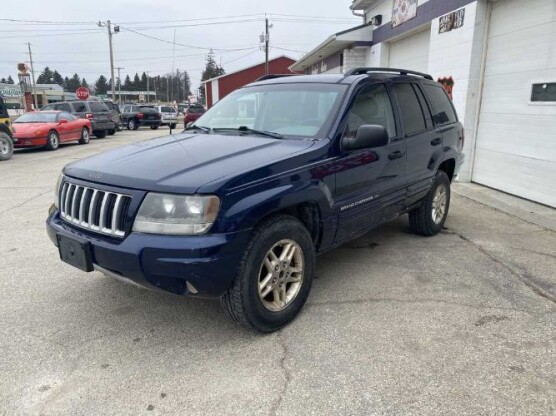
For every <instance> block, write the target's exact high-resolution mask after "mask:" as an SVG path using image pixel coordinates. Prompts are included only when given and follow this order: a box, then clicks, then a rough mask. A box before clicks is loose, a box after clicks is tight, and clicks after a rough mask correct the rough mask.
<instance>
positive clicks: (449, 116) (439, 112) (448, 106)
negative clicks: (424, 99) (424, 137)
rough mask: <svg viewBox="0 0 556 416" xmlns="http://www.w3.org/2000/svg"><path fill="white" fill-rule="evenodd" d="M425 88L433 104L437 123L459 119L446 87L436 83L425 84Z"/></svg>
mask: <svg viewBox="0 0 556 416" xmlns="http://www.w3.org/2000/svg"><path fill="white" fill-rule="evenodd" d="M423 88H424V90H425V93H426V94H427V96H428V97H429V100H430V102H431V105H432V119H433V120H434V123H435V124H436V125H443V124H449V123H454V122H456V121H458V118H457V116H456V112H455V111H454V107H452V103H451V102H450V99H449V98H448V95H446V91H444V88H442V87H440V86H436V85H429V84H424V85H423Z"/></svg>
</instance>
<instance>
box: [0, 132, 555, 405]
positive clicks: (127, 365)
mask: <svg viewBox="0 0 556 416" xmlns="http://www.w3.org/2000/svg"><path fill="white" fill-rule="evenodd" d="M167 131H168V129H167V128H161V129H160V130H158V131H151V130H149V129H146V130H145V129H141V130H139V131H137V132H130V131H124V132H121V133H118V134H117V135H116V136H114V137H108V138H105V139H92V140H91V143H90V144H89V145H77V144H75V145H62V146H61V148H60V149H59V150H58V151H55V152H47V151H43V150H23V151H16V154H15V155H14V157H13V159H12V160H10V161H7V162H1V163H0V177H1V178H2V179H1V181H0V229H1V233H0V414H2V415H10V416H11V415H101V414H102V415H137V414H145V415H155V414H160V415H162V414H165V415H170V414H176V415H313V414H314V415H332V414H334V415H336V414H339V415H482V414H485V415H486V414H489V415H494V414H497V415H506V414H512V415H554V414H555V413H556V359H555V357H556V233H555V232H554V231H552V230H550V229H548V228H545V227H543V226H540V225H538V224H537V223H533V222H528V221H525V220H523V219H520V218H517V217H515V216H513V215H511V213H507V212H502V211H500V210H499V209H495V208H493V207H491V206H488V205H485V204H483V203H480V202H477V201H476V200H473V199H471V198H469V192H470V191H469V189H467V190H466V193H467V196H463V192H462V193H459V192H458V185H455V186H454V191H455V193H454V195H453V199H452V207H451V212H450V215H449V218H448V220H447V223H446V229H445V230H444V231H443V232H442V233H441V234H440V235H438V236H436V237H432V238H424V237H419V236H416V235H413V234H411V233H410V232H409V230H408V224H407V218H406V216H404V217H402V218H399V219H398V220H396V221H394V222H392V223H390V224H388V225H385V226H383V227H381V228H379V229H378V230H376V231H374V232H372V233H370V234H368V235H366V236H365V237H363V238H360V239H359V240H357V241H354V242H351V243H349V244H346V245H344V246H342V247H340V248H338V249H336V250H334V251H332V252H329V253H327V254H326V255H324V256H321V257H320V258H319V259H318V263H317V270H316V276H317V279H316V280H315V281H314V284H313V289H312V292H311V295H310V297H309V300H308V304H307V305H306V307H305V309H304V310H303V311H302V313H301V314H300V315H299V317H298V318H297V319H296V320H295V321H294V322H293V323H292V324H291V325H289V326H288V327H286V328H284V329H283V330H281V331H279V332H277V333H274V334H270V335H260V334H255V333H252V332H248V331H246V330H244V329H242V328H239V327H237V326H235V325H234V324H233V323H232V321H231V320H230V319H229V318H228V317H227V316H226V315H225V313H224V312H223V311H222V310H221V309H220V306H219V304H218V302H214V301H207V300H197V299H190V298H179V297H174V296H171V295H165V294H161V293H155V292H151V291H148V290H145V289H139V288H137V287H134V286H131V285H126V284H123V283H121V282H119V281H115V280H112V279H110V278H107V277H104V276H103V275H101V274H100V273H97V272H94V273H88V274H87V273H83V272H81V271H79V270H77V269H74V268H72V267H71V266H69V265H66V264H64V263H62V262H61V261H60V260H59V257H58V252H57V249H56V248H55V247H54V246H53V245H52V244H51V242H50V240H49V239H48V237H47V236H46V233H45V225H44V221H45V219H46V216H47V209H48V207H49V205H50V204H51V203H52V201H53V187H54V184H55V182H56V178H57V176H58V173H59V172H60V170H61V168H62V167H63V166H64V165H65V164H66V163H69V162H72V161H74V160H78V159H81V158H83V157H86V156H88V155H92V154H96V153H98V152H101V151H104V150H107V149H110V148H114V147H117V146H121V145H123V144H126V143H131V142H136V141H140V140H145V139H148V138H150V137H155V136H160V135H163V134H166V133H167Z"/></svg>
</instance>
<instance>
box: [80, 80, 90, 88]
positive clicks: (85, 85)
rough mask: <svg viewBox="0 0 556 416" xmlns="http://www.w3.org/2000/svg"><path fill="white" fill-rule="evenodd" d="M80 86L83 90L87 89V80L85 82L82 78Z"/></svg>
mask: <svg viewBox="0 0 556 416" xmlns="http://www.w3.org/2000/svg"><path fill="white" fill-rule="evenodd" d="M81 86H82V87H85V88H89V84H87V80H86V79H85V78H83V79H82V80H81Z"/></svg>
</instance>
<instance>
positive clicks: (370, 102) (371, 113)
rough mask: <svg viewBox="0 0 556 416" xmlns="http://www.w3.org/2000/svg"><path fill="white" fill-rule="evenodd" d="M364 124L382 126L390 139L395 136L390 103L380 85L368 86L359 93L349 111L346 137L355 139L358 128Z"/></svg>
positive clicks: (384, 89) (383, 88) (394, 124)
mask: <svg viewBox="0 0 556 416" xmlns="http://www.w3.org/2000/svg"><path fill="white" fill-rule="evenodd" d="M364 124H378V125H380V126H384V127H385V128H386V131H387V132H388V136H389V137H390V138H392V137H395V136H396V123H395V122H394V113H393V111H392V103H391V102H390V98H389V97H388V92H387V91H386V87H385V86H384V85H382V84H378V85H376V84H375V85H370V86H368V87H366V88H364V89H363V90H362V91H361V92H360V93H359V95H358V96H357V98H356V99H355V103H354V104H353V106H352V107H351V110H350V111H349V116H348V125H347V133H346V134H347V136H348V137H355V133H357V129H358V128H359V126H362V125H364Z"/></svg>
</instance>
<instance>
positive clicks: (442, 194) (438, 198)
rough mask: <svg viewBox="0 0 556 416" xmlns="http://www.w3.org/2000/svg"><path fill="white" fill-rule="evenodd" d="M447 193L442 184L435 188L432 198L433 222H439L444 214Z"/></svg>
mask: <svg viewBox="0 0 556 416" xmlns="http://www.w3.org/2000/svg"><path fill="white" fill-rule="evenodd" d="M447 196H448V194H447V192H446V187H445V186H444V185H439V186H438V187H437V188H436V191H435V193H434V197H433V199H432V210H431V215H432V220H433V221H434V223H435V224H440V223H441V222H442V219H443V218H444V215H445V213H446V205H447V202H448V201H447V200H448V198H447Z"/></svg>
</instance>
